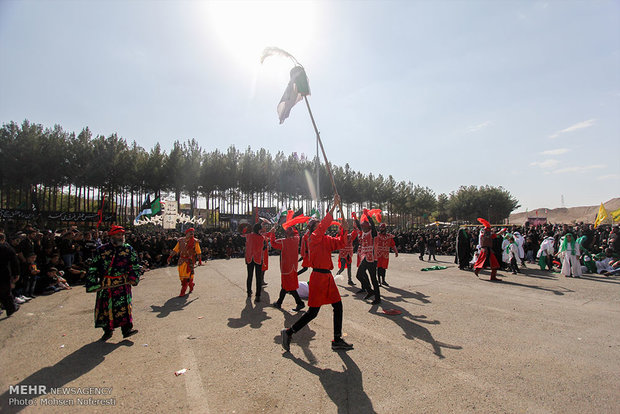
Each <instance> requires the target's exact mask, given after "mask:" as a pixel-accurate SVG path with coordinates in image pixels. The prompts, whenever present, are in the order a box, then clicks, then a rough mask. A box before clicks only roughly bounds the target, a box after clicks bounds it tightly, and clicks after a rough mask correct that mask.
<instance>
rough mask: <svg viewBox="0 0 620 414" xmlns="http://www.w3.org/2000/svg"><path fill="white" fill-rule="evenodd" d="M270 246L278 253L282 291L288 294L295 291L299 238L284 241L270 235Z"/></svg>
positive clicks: (296, 285) (296, 286)
mask: <svg viewBox="0 0 620 414" xmlns="http://www.w3.org/2000/svg"><path fill="white" fill-rule="evenodd" d="M270 239H271V245H272V246H273V248H274V249H278V250H281V252H280V273H281V278H282V289H284V290H286V291H287V292H290V291H291V290H297V288H298V287H299V281H298V279H297V264H298V261H297V259H298V257H299V253H298V251H297V250H298V249H299V236H297V235H295V236H294V237H287V238H285V239H277V240H276V237H275V235H274V234H273V233H270Z"/></svg>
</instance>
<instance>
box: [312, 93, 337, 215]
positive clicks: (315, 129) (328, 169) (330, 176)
mask: <svg viewBox="0 0 620 414" xmlns="http://www.w3.org/2000/svg"><path fill="white" fill-rule="evenodd" d="M304 101H306V107H307V108H308V113H309V114H310V120H311V121H312V126H313V127H314V132H315V133H316V139H317V142H318V143H319V146H320V147H321V152H322V153H323V158H324V159H325V167H327V172H328V174H329V179H330V180H331V182H332V187H333V188H334V194H335V195H338V189H337V188H336V182H335V181H334V175H333V174H332V169H331V167H330V166H329V161H327V154H325V148H323V142H322V141H321V135H320V134H319V129H318V128H317V126H316V122H315V121H314V116H313V115H312V109H310V103H309V102H308V96H307V95H304ZM338 207H339V208H340V216H341V217H342V218H343V219H344V210H343V209H342V200H341V201H340V203H339V206H338Z"/></svg>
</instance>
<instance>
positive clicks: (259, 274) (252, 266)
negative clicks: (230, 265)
mask: <svg viewBox="0 0 620 414" xmlns="http://www.w3.org/2000/svg"><path fill="white" fill-rule="evenodd" d="M246 266H247V268H248V279H247V280H246V288H247V293H248V295H251V294H252V278H253V274H254V273H256V297H257V298H260V293H261V289H262V287H263V271H262V267H263V266H262V265H260V264H258V263H254V262H250V263H248V264H246Z"/></svg>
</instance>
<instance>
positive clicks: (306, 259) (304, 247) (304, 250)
mask: <svg viewBox="0 0 620 414" xmlns="http://www.w3.org/2000/svg"><path fill="white" fill-rule="evenodd" d="M308 237H310V233H308V232H305V233H304V235H303V237H302V238H301V258H302V259H303V260H302V261H301V267H310V255H309V254H308Z"/></svg>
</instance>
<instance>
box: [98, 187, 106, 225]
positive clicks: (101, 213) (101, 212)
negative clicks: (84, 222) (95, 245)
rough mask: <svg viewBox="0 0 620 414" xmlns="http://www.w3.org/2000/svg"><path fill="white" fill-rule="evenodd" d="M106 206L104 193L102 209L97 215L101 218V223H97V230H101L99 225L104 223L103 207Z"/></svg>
mask: <svg viewBox="0 0 620 414" xmlns="http://www.w3.org/2000/svg"><path fill="white" fill-rule="evenodd" d="M104 205H105V193H103V199H102V200H101V207H100V208H99V210H97V215H98V216H99V221H98V222H97V230H99V225H100V224H101V222H102V221H103V206H104Z"/></svg>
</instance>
